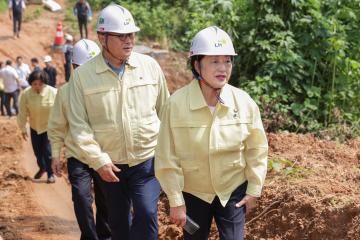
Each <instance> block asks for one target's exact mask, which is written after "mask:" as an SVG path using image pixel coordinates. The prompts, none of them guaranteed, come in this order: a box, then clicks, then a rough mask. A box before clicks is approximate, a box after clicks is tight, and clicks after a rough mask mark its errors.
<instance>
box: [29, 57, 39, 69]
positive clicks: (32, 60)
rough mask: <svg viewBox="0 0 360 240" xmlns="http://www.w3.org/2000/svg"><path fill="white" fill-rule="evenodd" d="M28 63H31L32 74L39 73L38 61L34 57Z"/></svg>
mask: <svg viewBox="0 0 360 240" xmlns="http://www.w3.org/2000/svg"><path fill="white" fill-rule="evenodd" d="M30 61H31V67H32V72H35V71H41V67H40V65H39V60H38V59H37V58H36V57H33V58H32V59H31V60H30Z"/></svg>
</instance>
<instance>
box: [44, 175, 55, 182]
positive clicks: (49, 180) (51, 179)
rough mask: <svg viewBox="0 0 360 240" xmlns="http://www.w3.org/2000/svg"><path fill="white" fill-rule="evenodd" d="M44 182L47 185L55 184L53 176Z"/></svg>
mask: <svg viewBox="0 0 360 240" xmlns="http://www.w3.org/2000/svg"><path fill="white" fill-rule="evenodd" d="M46 182H47V183H55V177H54V175H51V176H50V177H48V179H47V181H46Z"/></svg>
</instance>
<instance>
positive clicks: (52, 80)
mask: <svg viewBox="0 0 360 240" xmlns="http://www.w3.org/2000/svg"><path fill="white" fill-rule="evenodd" d="M51 61H52V58H51V57H50V56H49V55H46V56H45V57H44V63H45V68H44V71H45V72H46V73H47V74H48V76H49V81H48V83H47V84H48V85H50V86H52V87H56V75H57V71H56V68H55V67H53V65H52V64H51Z"/></svg>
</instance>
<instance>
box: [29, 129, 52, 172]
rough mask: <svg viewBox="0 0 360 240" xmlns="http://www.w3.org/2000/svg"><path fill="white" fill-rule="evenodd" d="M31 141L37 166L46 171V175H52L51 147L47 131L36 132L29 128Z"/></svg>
mask: <svg viewBox="0 0 360 240" xmlns="http://www.w3.org/2000/svg"><path fill="white" fill-rule="evenodd" d="M30 133H31V143H32V147H33V150H34V154H35V156H36V160H37V164H38V166H39V168H40V169H41V170H43V171H46V172H47V175H48V177H50V176H52V175H53V171H52V169H51V161H52V159H51V147H50V142H49V139H48V136H47V132H44V133H41V134H37V132H36V131H35V130H34V129H32V128H30Z"/></svg>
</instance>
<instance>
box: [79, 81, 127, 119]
mask: <svg viewBox="0 0 360 240" xmlns="http://www.w3.org/2000/svg"><path fill="white" fill-rule="evenodd" d="M120 97H121V95H120V90H119V89H116V88H96V89H86V90H84V100H85V105H86V111H87V113H88V116H89V121H90V122H91V124H95V125H99V124H100V125H103V124H105V125H106V124H107V123H112V122H113V121H112V120H114V119H115V115H116V113H117V112H118V111H120V109H121V108H120ZM107 121H108V122H107Z"/></svg>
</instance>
